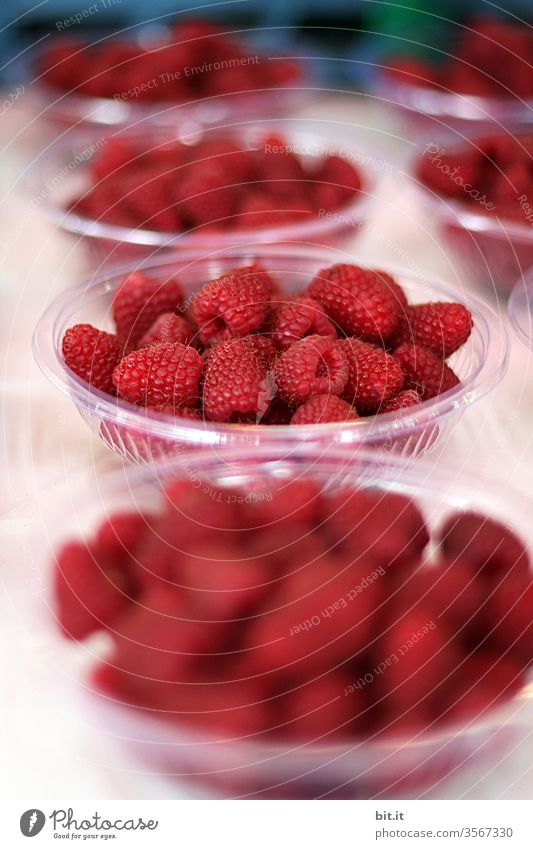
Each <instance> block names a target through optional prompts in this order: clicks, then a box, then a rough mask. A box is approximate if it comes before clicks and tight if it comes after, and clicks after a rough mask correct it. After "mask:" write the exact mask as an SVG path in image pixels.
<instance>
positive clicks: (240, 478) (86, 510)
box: [36, 446, 533, 799]
mask: <svg viewBox="0 0 533 849" xmlns="http://www.w3.org/2000/svg"><path fill="white" fill-rule="evenodd" d="M287 448H289V446H287ZM191 473H193V474H194V478H193V480H195V481H199V482H200V484H201V485H203V486H210V487H216V488H217V489H223V488H224V487H227V486H237V487H240V488H242V487H244V488H246V487H247V486H249V485H251V484H252V485H253V486H254V488H255V489H257V488H258V486H259V488H260V489H261V491H268V489H269V487H270V488H271V487H272V484H273V485H274V486H276V487H278V486H282V485H283V482H284V481H286V480H290V479H292V478H294V477H300V476H301V475H304V474H305V475H310V476H312V477H313V478H315V479H316V480H318V481H320V482H321V484H323V485H324V486H327V487H329V488H334V487H335V486H337V485H346V484H358V485H362V486H372V487H377V488H378V489H381V490H383V491H391V490H392V491H394V492H399V493H404V494H406V495H407V496H409V497H411V498H414V499H415V500H416V501H417V503H418V504H419V507H420V508H421V510H422V512H423V513H424V516H425V519H426V521H427V523H428V525H429V528H430V530H432V529H436V528H437V527H440V526H441V524H442V523H443V521H444V519H445V518H446V517H447V516H448V515H449V513H451V512H453V511H457V510H467V509H475V510H479V511H481V512H483V513H485V514H486V515H488V516H492V517H495V518H499V519H500V520H503V521H505V522H506V523H507V524H508V525H509V526H510V527H514V529H515V530H516V531H517V532H518V533H519V534H520V536H522V535H523V534H524V531H525V529H527V528H530V525H531V522H530V505H529V503H528V500H527V498H525V497H523V496H519V495H517V494H516V493H514V492H511V491H510V488H509V485H508V484H507V483H504V482H501V481H500V482H497V481H492V482H489V481H487V480H485V479H483V478H482V477H480V476H479V475H478V474H476V473H475V471H472V472H471V473H466V474H465V473H464V471H463V470H462V469H461V468H460V467H456V468H455V469H454V468H450V466H449V465H447V466H446V468H443V467H442V466H441V467H438V468H435V467H433V466H430V465H428V464H427V463H424V462H421V461H417V462H416V463H414V464H411V465H410V466H408V467H406V466H405V465H404V464H403V463H402V462H401V461H400V460H399V459H398V458H394V457H390V456H389V457H386V458H384V457H383V456H382V455H381V453H379V452H378V453H376V452H373V451H362V452H360V453H359V454H358V456H357V462H355V463H354V457H353V453H352V452H351V451H349V450H348V451H347V450H346V448H343V447H337V448H335V449H333V450H331V451H330V452H328V453H327V455H325V454H323V453H321V452H320V451H316V450H315V449H313V448H312V447H311V448H310V447H309V446H301V447H300V448H299V449H298V451H296V452H292V453H291V456H290V458H289V457H286V458H285V459H279V460H277V461H272V459H271V456H270V453H269V451H265V450H264V449H262V448H260V449H258V450H256V451H254V452H252V453H250V452H249V451H248V450H244V451H243V450H232V451H230V452H228V453H226V454H224V456H223V457H220V456H219V455H218V454H217V453H216V451H215V452H213V454H210V453H201V454H198V453H195V454H191V455H189V457H187V458H180V459H178V460H173V461H172V462H168V461H166V462H165V463H162V464H159V465H156V466H152V467H143V468H136V469H130V470H129V471H127V473H126V474H124V470H121V471H120V472H119V473H117V472H115V473H113V474H111V475H108V476H107V478H106V477H100V478H99V480H98V485H97V486H95V487H87V486H84V487H83V488H82V487H79V486H78V491H77V494H76V492H71V491H70V490H69V493H68V496H66V497H65V498H64V499H63V500H62V501H61V502H60V503H56V504H55V505H54V508H53V509H54V511H55V515H56V521H53V522H50V521H49V520H48V521H46V533H47V538H46V541H45V543H44V544H43V543H42V542H41V544H40V547H39V549H38V550H39V551H41V552H45V557H46V558H47V568H48V569H49V568H50V562H51V561H52V560H53V552H55V551H56V550H57V549H56V546H57V545H58V544H59V542H63V541H65V536H66V535H67V536H68V538H71V537H72V535H76V534H84V533H87V532H89V531H92V530H94V528H95V525H96V523H97V522H98V521H99V520H101V518H102V517H103V516H104V514H107V515H109V514H110V513H111V512H113V511H114V510H128V509H134V510H139V509H141V510H143V509H144V510H146V511H147V512H153V509H154V507H157V506H158V505H159V504H161V486H162V485H164V484H165V483H166V482H167V481H168V480H170V479H173V478H175V477H180V476H184V477H186V478H187V479H188V480H190V479H191ZM88 493H90V494H88ZM59 511H61V512H59ZM59 516H60V517H61V521H57V517H59ZM51 528H55V529H56V530H55V531H54V532H53V533H54V536H53V537H50V536H49V534H50V529H51ZM65 528H68V531H65ZM525 541H526V542H531V534H530V533H528V535H527V536H526V537H525ZM36 550H37V549H36ZM45 579H46V578H45ZM47 582H48V583H49V580H48V581H47ZM47 611H48V608H47V609H46V610H45V611H44V613H45V615H46V613H47ZM48 615H49V614H48ZM55 641H56V642H57V643H59V637H57V639H56V640H55ZM107 647H108V646H107V641H105V640H104V641H103V643H102V642H101V643H98V641H97V642H96V643H95V642H94V641H90V642H89V643H87V644H86V646H85V647H84V648H82V647H80V646H78V647H77V654H82V655H83V656H84V660H85V662H84V663H83V664H80V663H78V664H77V670H78V671H77V672H72V673H71V672H70V669H69V657H70V663H72V647H67V646H66V645H65V646H64V655H65V659H64V661H61V660H60V659H58V661H57V663H58V667H59V668H61V669H62V671H63V673H64V674H69V677H70V678H71V680H74V683H75V686H76V688H77V689H76V693H77V703H78V705H80V703H81V705H82V706H84V708H85V711H86V712H88V713H89V717H90V727H91V733H92V734H93V735H102V736H103V737H104V739H105V740H106V741H107V742H106V746H109V743H110V741H113V742H114V743H115V744H119V746H123V747H125V749H126V750H127V752H128V754H134V756H135V757H136V758H138V759H139V762H140V771H141V770H142V773H143V775H144V776H145V778H146V780H147V781H149V780H150V776H152V777H153V776H155V775H158V776H164V777H166V778H167V779H168V780H170V781H173V782H176V781H177V782H179V783H181V785H183V784H185V785H186V786H187V785H190V786H191V787H192V788H193V789H192V790H191V789H189V790H188V795H191V793H194V794H195V795H196V794H198V795H200V796H202V795H203V794H206V793H207V794H208V795H211V796H212V795H215V796H220V797H224V798H228V797H253V796H256V797H262V798H300V799H302V798H318V797H322V798H351V799H354V798H374V797H377V796H380V795H382V796H384V797H385V798H391V797H392V798H394V797H412V796H418V795H420V794H421V793H422V792H423V791H425V790H428V789H431V788H434V787H435V786H436V785H438V784H439V783H440V782H442V781H443V780H445V779H446V778H447V777H448V776H450V775H451V774H456V773H457V772H458V771H459V770H460V769H462V768H464V767H465V766H470V767H474V766H480V765H481V766H483V767H484V768H485V769H489V768H491V767H494V766H495V765H496V764H497V763H498V761H499V760H500V759H501V758H502V757H503V756H504V755H505V754H507V753H508V751H509V748H510V747H512V746H513V745H518V744H519V742H520V740H521V736H523V737H524V738H525V736H526V735H527V734H529V733H530V728H531V719H532V710H531V708H532V698H533V686H531V685H528V686H526V687H524V688H523V689H522V690H521V691H520V693H519V694H518V695H517V696H516V697H514V698H513V699H511V700H509V701H508V702H506V703H504V704H502V706H501V707H498V708H496V709H494V711H492V712H489V713H488V714H486V715H485V717H483V718H481V719H479V718H477V719H472V720H471V721H469V722H468V721H465V722H464V724H462V725H461V726H458V725H450V726H435V727H430V728H428V729H426V730H423V731H420V732H418V733H415V732H413V733H412V735H411V736H402V737H399V736H398V737H393V736H390V737H388V738H383V737H370V738H367V739H354V740H353V741H348V742H346V743H344V742H340V743H336V744H335V745H325V744H322V745H320V744H319V743H318V742H313V743H308V744H295V745H293V746H291V745H290V744H289V743H287V742H286V741H285V742H284V743H283V744H281V743H276V742H275V741H272V740H271V741H268V742H264V741H263V742H261V741H259V740H258V739H253V738H250V737H248V738H239V739H235V738H233V737H224V735H220V734H219V735H217V736H216V737H214V736H209V735H207V734H201V733H200V732H198V731H193V730H192V729H191V728H190V727H186V726H181V727H180V725H179V724H178V722H177V721H176V719H175V717H174V719H173V722H172V724H170V723H166V722H165V721H164V718H163V717H162V716H157V712H155V711H153V710H148V709H146V710H143V709H141V708H138V707H132V706H130V705H128V704H126V703H124V702H123V701H121V699H120V697H118V696H117V697H114V696H112V695H110V694H109V693H108V692H101V691H100V690H98V689H97V688H96V687H95V686H94V684H93V683H92V681H91V679H90V677H89V679H88V677H87V671H89V670H90V667H91V666H93V665H94V663H95V661H96V660H97V659H98V657H104V658H105V657H106V656H107ZM67 649H69V651H68V650H67ZM80 668H81V669H82V671H81V672H80V671H79V670H80ZM88 668H89V669H88ZM130 768H131V766H130Z"/></svg>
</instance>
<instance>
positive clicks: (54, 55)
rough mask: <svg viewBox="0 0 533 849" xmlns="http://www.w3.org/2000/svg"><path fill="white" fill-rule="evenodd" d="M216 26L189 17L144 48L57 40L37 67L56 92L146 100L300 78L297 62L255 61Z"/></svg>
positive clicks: (128, 42) (251, 88)
mask: <svg viewBox="0 0 533 849" xmlns="http://www.w3.org/2000/svg"><path fill="white" fill-rule="evenodd" d="M221 28H222V25H217V24H213V23H209V22H207V21H202V20H188V21H185V22H184V23H180V24H175V25H173V26H172V27H170V30H169V33H168V37H167V38H166V39H165V40H161V41H158V42H155V43H153V44H152V45H151V46H144V47H143V46H141V45H140V44H139V43H138V42H136V41H135V40H133V39H127V38H121V39H116V38H115V39H111V40H110V39H107V38H106V39H102V40H101V41H99V42H98V41H97V42H96V43H90V42H88V41H86V40H84V39H83V38H75V37H72V36H68V37H64V38H58V39H56V40H55V41H54V42H52V44H51V45H50V46H48V47H46V49H45V50H44V51H43V53H42V55H41V57H40V59H39V62H38V63H37V68H36V70H37V72H38V74H39V76H40V79H42V80H43V81H44V82H45V83H47V84H48V85H50V86H53V87H54V88H56V89H59V90H60V91H64V92H75V93H76V94H81V95H86V96H88V97H105V98H114V99H115V100H119V101H120V100H124V101H125V102H132V101H133V102H135V101H142V102H143V103H157V102H162V103H165V102H166V103H168V102H173V101H177V102H182V101H188V100H199V99H202V98H209V97H216V96H218V95H228V94H234V93H237V92H238V93H241V92H243V93H246V92H255V91H261V90H263V89H272V88H274V89H275V88H278V87H281V86H287V85H291V84H294V83H297V82H298V81H299V80H300V79H301V69H300V67H299V63H298V62H297V61H295V60H293V59H281V58H280V59H277V58H275V57H264V56H258V55H257V54H256V53H255V52H253V51H252V50H250V49H249V48H248V47H247V46H245V44H244V43H243V41H242V39H241V38H238V37H236V36H235V34H234V33H230V34H227V35H226V34H224V33H223V32H221Z"/></svg>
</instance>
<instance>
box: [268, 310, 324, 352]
mask: <svg viewBox="0 0 533 849" xmlns="http://www.w3.org/2000/svg"><path fill="white" fill-rule="evenodd" d="M309 333H313V334H317V335H318V336H329V337H330V338H331V339H335V338H336V336H337V331H336V330H335V327H334V325H333V324H332V323H331V321H330V320H329V319H328V317H327V315H326V313H325V312H324V310H323V308H322V307H321V306H320V304H319V303H317V301H313V299H312V298H294V299H292V300H288V301H284V302H283V303H280V304H279V306H278V307H276V309H275V310H274V314H273V316H272V320H271V335H272V338H273V339H274V341H275V342H276V344H277V345H278V346H279V347H280V348H288V347H289V345H291V344H292V343H293V342H296V341H297V340H298V339H302V338H303V337H304V336H306V335H308V334H309Z"/></svg>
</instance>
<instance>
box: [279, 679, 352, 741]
mask: <svg viewBox="0 0 533 849" xmlns="http://www.w3.org/2000/svg"><path fill="white" fill-rule="evenodd" d="M349 684H350V679H349V677H348V676H347V675H343V674H342V673H339V672H329V673H328V674H327V675H324V676H323V677H321V678H319V679H318V680H315V681H310V682H309V683H306V684H304V685H303V686H302V687H298V689H296V690H293V691H292V692H291V693H289V695H288V696H287V698H286V703H285V711H284V714H285V716H284V718H285V720H286V721H287V722H288V724H287V726H285V727H283V728H282V729H280V730H281V732H282V733H283V734H284V735H287V736H289V737H295V738H297V739H299V740H302V741H306V742H313V741H315V740H316V741H317V742H319V743H323V742H325V741H324V740H322V739H321V738H323V737H327V738H328V741H329V740H330V739H333V738H335V739H337V738H339V739H343V738H344V739H346V737H349V736H350V734H353V727H352V726H353V725H354V724H355V720H356V718H357V716H358V714H359V713H360V712H362V710H363V705H362V704H361V703H360V700H358V699H357V696H354V695H352V694H351V695H350V697H349V698H347V697H346V695H345V690H346V689H347V687H348V685H349Z"/></svg>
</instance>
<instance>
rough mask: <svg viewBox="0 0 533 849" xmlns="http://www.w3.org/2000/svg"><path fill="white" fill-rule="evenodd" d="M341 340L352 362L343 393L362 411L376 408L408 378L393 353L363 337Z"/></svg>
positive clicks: (367, 411) (348, 359)
mask: <svg viewBox="0 0 533 849" xmlns="http://www.w3.org/2000/svg"><path fill="white" fill-rule="evenodd" d="M338 344H339V347H340V348H341V350H342V351H343V353H344V356H345V357H346V361H347V363H348V381H347V383H346V386H345V387H344V392H343V397H344V398H345V399H346V400H347V401H349V402H350V403H352V404H354V405H355V407H356V408H357V410H359V412H361V413H373V412H375V411H376V410H377V409H378V407H379V406H380V405H381V404H382V403H383V402H385V401H388V399H389V398H392V396H394V395H396V394H397V393H398V392H399V391H400V389H401V388H402V386H403V383H404V380H405V378H404V374H403V371H402V369H401V367H400V365H399V363H398V361H397V360H395V359H394V357H393V356H391V354H387V352H386V351H384V350H383V348H378V347H376V346H375V345H370V344H368V343H367V342H361V340H360V339H341V341H340V342H339V343H338Z"/></svg>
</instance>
